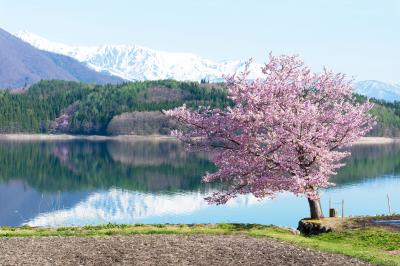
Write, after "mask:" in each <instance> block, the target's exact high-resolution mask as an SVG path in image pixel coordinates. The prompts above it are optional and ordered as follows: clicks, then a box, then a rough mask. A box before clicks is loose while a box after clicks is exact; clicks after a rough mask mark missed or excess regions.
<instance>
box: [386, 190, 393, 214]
mask: <svg viewBox="0 0 400 266" xmlns="http://www.w3.org/2000/svg"><path fill="white" fill-rule="evenodd" d="M386 196H387V204H388V208H389V215H391V214H392V210H391V208H390V198H389V194H386Z"/></svg>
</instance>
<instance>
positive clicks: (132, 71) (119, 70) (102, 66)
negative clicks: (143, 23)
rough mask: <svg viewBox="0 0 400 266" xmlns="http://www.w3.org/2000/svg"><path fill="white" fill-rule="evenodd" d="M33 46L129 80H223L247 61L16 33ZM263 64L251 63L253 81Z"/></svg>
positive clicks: (242, 67) (258, 74) (241, 68)
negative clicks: (80, 43) (70, 42)
mask: <svg viewBox="0 0 400 266" xmlns="http://www.w3.org/2000/svg"><path fill="white" fill-rule="evenodd" d="M14 35H15V36H16V37H18V38H20V39H21V40H23V41H25V42H27V43H29V44H31V45H32V46H34V47H36V48H38V49H41V50H45V51H49V52H53V53H58V54H62V55H67V56H70V57H72V58H75V59H77V60H78V61H80V62H83V63H86V64H87V65H88V66H89V67H90V68H92V69H94V70H96V71H99V72H108V73H110V74H112V75H115V76H119V77H121V78H123V79H127V80H157V79H175V80H192V81H200V80H201V79H206V80H209V81H211V82H215V81H221V80H223V79H222V76H223V75H224V74H233V73H235V72H239V71H241V70H243V69H244V65H245V61H240V60H228V61H221V62H215V61H212V60H208V59H204V58H202V57H200V56H198V55H195V54H191V53H172V52H164V51H157V50H153V49H149V48H146V47H142V46H137V45H102V46H69V45H65V44H62V43H57V42H52V41H49V40H47V39H45V38H42V37H40V36H38V35H35V34H33V33H29V32H26V31H21V32H17V33H15V34H14ZM261 67H262V65H261V64H257V63H252V64H251V66H250V78H256V77H259V76H260V75H261Z"/></svg>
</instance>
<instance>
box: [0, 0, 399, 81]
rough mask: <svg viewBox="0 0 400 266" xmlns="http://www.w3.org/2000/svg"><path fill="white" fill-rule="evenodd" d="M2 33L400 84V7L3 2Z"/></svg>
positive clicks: (285, 0)
mask: <svg viewBox="0 0 400 266" xmlns="http://www.w3.org/2000/svg"><path fill="white" fill-rule="evenodd" d="M0 27H1V28H3V29H5V30H7V31H9V32H15V31H18V30H27V31H31V32H33V33H36V34H38V35H41V36H43V37H46V38H48V39H50V40H54V41H59V42H63V43H67V44H75V45H98V44H127V43H130V44H139V45H143V46H147V47H150V48H154V49H159V50H166V51H185V52H192V53H196V54H199V55H201V56H203V57H206V58H210V59H214V60H224V59H248V58H250V57H253V58H255V60H256V61H258V62H264V61H265V59H266V58H267V54H268V53H269V51H272V52H273V53H274V54H281V53H285V54H292V53H296V54H299V55H300V56H301V57H302V58H303V59H304V60H305V61H306V63H308V64H309V65H311V66H312V67H313V69H314V70H319V69H320V68H321V67H322V66H323V65H326V66H327V67H328V68H332V69H334V70H335V71H341V72H344V73H346V74H348V75H349V76H354V77H355V78H356V79H357V80H364V79H376V80H381V81H384V82H394V83H400V1H398V0H381V1H378V0H375V1H372V0H358V1H356V0H353V1H351V0H341V1H338V0H335V1H333V0H330V1H329V0H319V1H318V0H315V1H311V0H301V1H300V0H298V1H296V0H292V1H289V0H280V1H278V0H275V1H267V0H258V1H256V0H201V1H200V0H197V1H196V0H191V1H190V0H186V1H184V0H158V1H156V0H145V1H133V0H130V1H129V0H113V1H111V0H109V1H106V0H65V1H62V0H0Z"/></svg>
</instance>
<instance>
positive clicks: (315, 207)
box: [308, 198, 324, 219]
mask: <svg viewBox="0 0 400 266" xmlns="http://www.w3.org/2000/svg"><path fill="white" fill-rule="evenodd" d="M308 204H309V205H310V215H311V219H320V218H324V214H323V213H322V208H321V201H320V200H319V199H317V200H313V199H310V198H308Z"/></svg>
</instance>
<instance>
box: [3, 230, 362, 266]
mask: <svg viewBox="0 0 400 266" xmlns="http://www.w3.org/2000/svg"><path fill="white" fill-rule="evenodd" d="M0 250H1V252H0V264H1V265H368V264H367V263H364V262H361V261H359V260H357V259H354V258H350V257H346V256H342V255H336V254H328V253H322V252H318V251H314V250H309V249H305V248H301V247H297V246H294V245H291V244H288V243H283V242H280V241H277V240H273V239H269V238H252V237H247V236H240V235H231V236H221V235H220V236H205V235H192V236H183V235H182V236H180V235H132V236H109V237H103V236H101V237H10V238H6V237H2V238H0Z"/></svg>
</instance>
